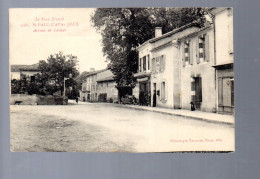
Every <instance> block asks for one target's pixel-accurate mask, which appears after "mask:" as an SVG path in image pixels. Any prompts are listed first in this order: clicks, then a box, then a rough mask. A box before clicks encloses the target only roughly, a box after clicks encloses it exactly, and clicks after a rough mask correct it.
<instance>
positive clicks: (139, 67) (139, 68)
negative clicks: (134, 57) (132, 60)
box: [138, 58, 141, 72]
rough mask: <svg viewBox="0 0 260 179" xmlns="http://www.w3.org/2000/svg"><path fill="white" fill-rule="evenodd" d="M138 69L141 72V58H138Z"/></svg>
mask: <svg viewBox="0 0 260 179" xmlns="http://www.w3.org/2000/svg"><path fill="white" fill-rule="evenodd" d="M138 65H139V66H138V71H139V72H141V58H139V63H138Z"/></svg>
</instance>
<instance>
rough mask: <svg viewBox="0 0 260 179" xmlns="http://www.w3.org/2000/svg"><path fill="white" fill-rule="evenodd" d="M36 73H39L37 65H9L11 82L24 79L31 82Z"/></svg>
mask: <svg viewBox="0 0 260 179" xmlns="http://www.w3.org/2000/svg"><path fill="white" fill-rule="evenodd" d="M37 73H41V70H40V69H39V64H38V63H37V64H33V65H11V80H13V79H17V80H19V79H21V78H22V77H25V78H26V79H27V80H30V81H33V80H34V79H35V77H34V76H35V75H36V74H37Z"/></svg>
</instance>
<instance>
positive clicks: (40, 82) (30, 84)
mask: <svg viewBox="0 0 260 179" xmlns="http://www.w3.org/2000/svg"><path fill="white" fill-rule="evenodd" d="M77 63H78V61H77V57H76V56H73V55H63V53H62V52H59V53H58V54H54V55H50V56H49V57H48V59H47V60H46V61H44V60H41V61H40V62H39V69H40V70H41V73H38V74H36V75H34V76H35V78H34V80H33V81H30V80H28V79H27V78H26V76H21V79H20V80H16V79H14V80H12V81H11V93H12V94H24V93H28V94H40V95H52V94H53V93H55V92H57V91H61V92H63V89H64V78H68V77H69V75H70V74H71V77H70V78H69V79H67V80H66V87H74V88H73V89H74V91H73V93H75V90H76V86H77V82H76V81H75V78H76V77H77V76H78V75H79V72H78V70H77ZM74 96H75V95H74Z"/></svg>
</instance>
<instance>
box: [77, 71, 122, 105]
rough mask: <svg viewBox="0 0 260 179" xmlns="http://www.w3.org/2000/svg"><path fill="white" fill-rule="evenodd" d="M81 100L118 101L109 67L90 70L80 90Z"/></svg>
mask: <svg viewBox="0 0 260 179" xmlns="http://www.w3.org/2000/svg"><path fill="white" fill-rule="evenodd" d="M80 100H81V101H93V102H97V101H99V102H118V90H117V88H116V82H115V80H114V78H113V74H112V72H111V71H110V70H109V69H103V70H98V71H92V72H90V73H89V74H88V75H87V77H86V79H85V82H84V83H83V84H82V90H81V91H80Z"/></svg>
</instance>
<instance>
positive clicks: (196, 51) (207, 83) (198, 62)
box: [179, 24, 216, 112]
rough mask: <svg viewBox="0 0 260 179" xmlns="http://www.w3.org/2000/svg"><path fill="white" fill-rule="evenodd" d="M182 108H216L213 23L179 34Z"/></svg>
mask: <svg viewBox="0 0 260 179" xmlns="http://www.w3.org/2000/svg"><path fill="white" fill-rule="evenodd" d="M179 42H180V62H181V65H180V68H181V74H180V81H181V95H180V101H181V106H180V107H181V108H182V109H191V103H193V104H194V105H195V109H196V110H201V111H207V112H216V85H215V76H216V74H215V69H214V68H213V66H214V63H215V62H214V60H215V57H214V56H215V55H214V29H213V25H210V24H208V25H206V27H204V28H202V29H199V30H197V31H195V32H193V33H190V34H188V35H187V36H184V37H182V38H179Z"/></svg>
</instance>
